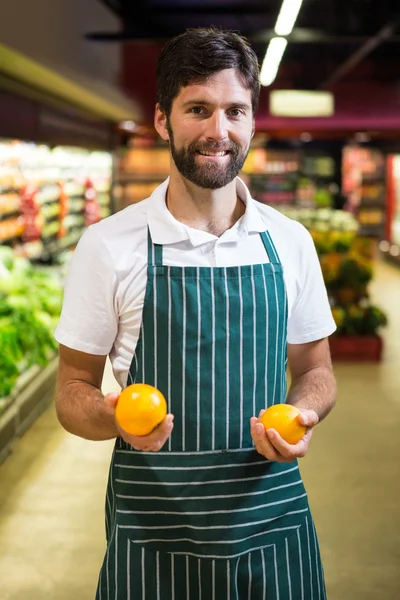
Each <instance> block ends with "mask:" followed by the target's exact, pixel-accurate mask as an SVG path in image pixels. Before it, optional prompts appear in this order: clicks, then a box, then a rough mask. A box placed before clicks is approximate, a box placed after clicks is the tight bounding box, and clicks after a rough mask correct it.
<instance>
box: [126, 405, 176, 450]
mask: <svg viewBox="0 0 400 600" xmlns="http://www.w3.org/2000/svg"><path fill="white" fill-rule="evenodd" d="M173 421H174V415H171V414H168V415H167V416H166V417H165V419H164V420H163V421H162V422H161V423H160V425H158V427H156V428H155V429H153V431H152V432H151V433H149V434H148V435H129V434H127V433H126V432H124V433H125V435H124V436H123V437H124V439H125V441H126V442H128V444H131V446H132V447H133V448H134V449H135V450H143V451H146V450H147V451H152V452H157V451H158V450H160V449H161V448H162V447H163V446H164V444H165V442H166V441H167V439H168V438H169V436H170V435H171V432H172V429H173V427H174V423H173Z"/></svg>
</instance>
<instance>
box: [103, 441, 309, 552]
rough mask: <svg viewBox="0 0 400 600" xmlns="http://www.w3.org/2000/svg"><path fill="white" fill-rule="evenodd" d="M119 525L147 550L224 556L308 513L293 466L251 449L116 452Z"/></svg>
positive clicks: (278, 533) (257, 543)
mask: <svg viewBox="0 0 400 600" xmlns="http://www.w3.org/2000/svg"><path fill="white" fill-rule="evenodd" d="M113 472H114V476H115V479H114V482H113V483H114V494H115V501H116V517H115V518H116V523H117V526H118V528H119V529H120V530H121V531H123V532H124V533H125V535H126V536H127V537H128V538H129V539H130V540H131V541H133V542H136V543H139V544H143V545H144V546H145V547H146V548H148V549H153V550H156V551H163V552H171V553H174V554H185V555H192V556H197V557H206V556H208V557H213V558H225V559H226V558H229V557H235V556H239V555H241V554H245V553H247V552H249V551H252V550H254V549H257V548H263V547H265V546H268V545H270V544H274V543H276V542H277V541H278V540H280V539H282V535H286V534H287V535H288V534H289V533H290V532H291V531H294V530H296V529H297V528H298V527H299V525H300V524H301V522H302V521H303V520H304V515H305V514H306V513H307V512H308V501H307V496H306V492H305V490H304V486H303V483H302V481H301V478H300V474H299V469H298V465H297V462H293V463H289V464H286V463H285V464H278V463H275V462H270V461H267V460H265V459H264V458H263V457H262V456H260V455H259V454H258V453H257V452H256V451H255V450H254V449H244V450H238V451H223V452H221V451H216V452H200V453H198V452H196V453H182V452H179V453H173V452H164V453H163V452H160V453H157V454H154V453H140V452H132V451H129V450H117V451H116V454H115V462H114V466H113Z"/></svg>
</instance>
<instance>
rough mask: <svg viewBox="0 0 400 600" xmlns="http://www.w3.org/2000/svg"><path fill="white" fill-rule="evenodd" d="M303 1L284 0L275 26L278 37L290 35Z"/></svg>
mask: <svg viewBox="0 0 400 600" xmlns="http://www.w3.org/2000/svg"><path fill="white" fill-rule="evenodd" d="M302 3H303V0H283V4H282V7H281V11H280V13H279V16H278V19H277V21H276V25H275V33H276V34H277V35H290V34H291V33H292V30H293V27H294V24H295V22H296V19H297V15H298V14H299V11H300V8H301V5H302Z"/></svg>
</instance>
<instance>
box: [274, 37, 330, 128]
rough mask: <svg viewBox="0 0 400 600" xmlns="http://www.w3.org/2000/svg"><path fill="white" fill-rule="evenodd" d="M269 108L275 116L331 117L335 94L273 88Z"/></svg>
mask: <svg viewBox="0 0 400 600" xmlns="http://www.w3.org/2000/svg"><path fill="white" fill-rule="evenodd" d="M281 39H282V38H281ZM269 110H270V113H271V115H273V116H275V117H331V116H332V115H333V114H334V112H335V102H334V96H333V94H332V93H331V92H322V91H315V90H273V91H272V92H271V93H270V96H269Z"/></svg>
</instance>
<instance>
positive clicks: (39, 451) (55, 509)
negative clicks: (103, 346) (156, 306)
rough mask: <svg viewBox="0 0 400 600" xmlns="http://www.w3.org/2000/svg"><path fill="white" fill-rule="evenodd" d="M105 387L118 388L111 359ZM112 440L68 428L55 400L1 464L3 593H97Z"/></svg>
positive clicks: (38, 597)
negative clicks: (82, 435)
mask: <svg viewBox="0 0 400 600" xmlns="http://www.w3.org/2000/svg"><path fill="white" fill-rule="evenodd" d="M103 390H104V392H112V391H118V390H119V387H118V385H117V384H116V383H115V381H114V379H113V376H112V371H111V368H110V365H109V364H108V363H107V369H106V373H105V377H104V381H103ZM112 447H113V442H112V441H109V442H108V441H107V442H89V441H86V440H82V439H80V438H77V437H75V436H72V435H69V434H68V433H66V432H65V431H64V430H63V429H62V428H61V427H60V426H59V424H58V421H57V419H56V416H55V412H54V407H53V406H51V407H50V408H49V409H48V410H47V411H46V412H45V413H44V414H43V415H42V416H41V417H40V418H39V419H38V421H37V422H36V423H35V424H34V425H33V427H32V428H31V429H29V430H28V431H27V433H26V434H25V435H24V436H23V438H22V439H21V440H20V441H19V442H18V443H17V444H16V445H15V446H14V449H13V453H12V455H11V456H10V457H9V458H8V459H7V460H6V461H5V462H4V463H3V464H2V465H0V600H23V599H25V598H26V599H28V598H29V600H71V599H72V598H75V599H76V600H92V599H93V598H94V593H93V589H94V587H95V586H96V580H97V576H98V571H99V565H100V564H101V561H102V558H103V552H104V515H103V506H104V491H105V485H106V478H107V474H108V464H109V460H110V455H111V451H112Z"/></svg>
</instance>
